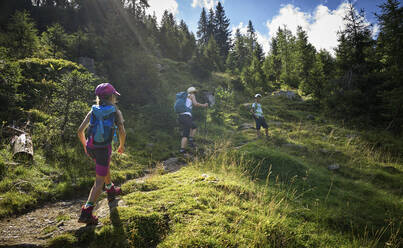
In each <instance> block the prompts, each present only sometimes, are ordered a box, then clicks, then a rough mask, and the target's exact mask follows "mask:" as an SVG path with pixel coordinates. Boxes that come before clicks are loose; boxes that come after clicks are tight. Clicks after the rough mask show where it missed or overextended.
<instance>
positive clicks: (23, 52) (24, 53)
mask: <svg viewBox="0 0 403 248" xmlns="http://www.w3.org/2000/svg"><path fill="white" fill-rule="evenodd" d="M7 30H8V33H7V37H8V40H7V41H6V42H7V43H6V44H7V46H8V47H9V48H10V51H9V52H10V56H11V57H13V58H16V59H22V58H26V57H32V56H33V55H34V54H35V53H36V52H37V51H38V48H39V39H38V36H37V35H38V30H37V29H36V28H35V23H34V22H33V20H32V19H31V18H30V16H29V13H28V12H26V11H24V12H19V11H17V12H16V13H15V14H14V15H13V17H12V19H11V21H10V23H9V25H8V27H7Z"/></svg>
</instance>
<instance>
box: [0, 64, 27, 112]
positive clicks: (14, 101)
mask: <svg viewBox="0 0 403 248" xmlns="http://www.w3.org/2000/svg"><path fill="white" fill-rule="evenodd" d="M21 81H22V75H21V68H20V67H19V65H18V63H17V62H4V61H3V62H0V119H1V120H8V119H9V118H10V116H9V114H12V115H17V113H18V112H19V110H18V107H19V106H18V102H19V101H20V100H21V95H19V94H17V92H18V91H17V90H18V87H19V86H20V84H21Z"/></svg>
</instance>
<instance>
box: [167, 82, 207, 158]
mask: <svg viewBox="0 0 403 248" xmlns="http://www.w3.org/2000/svg"><path fill="white" fill-rule="evenodd" d="M195 93H196V88H195V87H189V88H188V89H187V91H186V92H179V93H177V94H176V102H175V106H174V109H175V112H176V113H178V115H179V117H178V119H179V124H180V125H181V128H182V139H181V148H180V150H179V152H180V153H185V149H186V145H187V143H188V142H189V145H190V146H194V136H195V134H196V128H197V126H196V124H195V123H194V122H193V120H192V107H193V106H195V107H205V108H207V107H208V103H204V104H202V103H198V102H197V100H196V96H195Z"/></svg>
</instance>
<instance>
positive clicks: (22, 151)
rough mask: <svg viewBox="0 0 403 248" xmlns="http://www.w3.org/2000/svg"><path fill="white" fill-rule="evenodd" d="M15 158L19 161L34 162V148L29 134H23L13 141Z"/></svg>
mask: <svg viewBox="0 0 403 248" xmlns="http://www.w3.org/2000/svg"><path fill="white" fill-rule="evenodd" d="M13 141H14V142H13V143H14V144H13V158H14V159H18V160H32V159H33V157H34V146H33V144H32V139H31V136H29V134H26V133H23V134H21V135H19V136H16V137H15V138H14V139H13Z"/></svg>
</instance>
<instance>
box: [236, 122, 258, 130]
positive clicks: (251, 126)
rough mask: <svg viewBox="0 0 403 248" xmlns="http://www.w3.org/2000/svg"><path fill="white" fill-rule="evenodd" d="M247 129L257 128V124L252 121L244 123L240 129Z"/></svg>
mask: <svg viewBox="0 0 403 248" xmlns="http://www.w3.org/2000/svg"><path fill="white" fill-rule="evenodd" d="M247 129H255V126H254V125H253V124H250V123H242V124H241V125H240V126H239V127H238V130H247Z"/></svg>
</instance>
